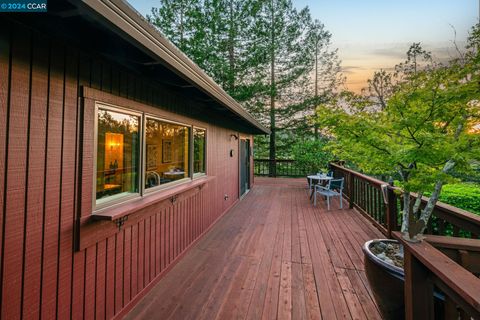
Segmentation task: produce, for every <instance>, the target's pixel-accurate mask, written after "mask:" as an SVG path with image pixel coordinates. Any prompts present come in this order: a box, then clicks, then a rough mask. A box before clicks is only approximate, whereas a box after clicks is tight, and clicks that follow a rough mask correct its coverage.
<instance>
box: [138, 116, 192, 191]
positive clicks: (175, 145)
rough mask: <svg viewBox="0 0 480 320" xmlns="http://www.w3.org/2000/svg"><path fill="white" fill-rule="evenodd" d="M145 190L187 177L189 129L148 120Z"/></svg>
mask: <svg viewBox="0 0 480 320" xmlns="http://www.w3.org/2000/svg"><path fill="white" fill-rule="evenodd" d="M146 121H147V123H146V134H145V135H146V141H145V142H146V151H145V153H146V157H145V167H146V173H145V188H146V189H148V188H153V187H156V186H159V185H162V184H165V183H169V182H172V181H176V180H179V179H182V178H186V177H188V176H189V165H188V163H189V162H188V160H189V159H188V158H189V143H188V142H189V135H190V133H189V130H190V128H189V127H186V126H183V125H178V124H172V123H169V122H164V121H160V120H157V119H151V118H147V120H146Z"/></svg>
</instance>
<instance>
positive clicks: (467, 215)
mask: <svg viewBox="0 0 480 320" xmlns="http://www.w3.org/2000/svg"><path fill="white" fill-rule="evenodd" d="M330 165H331V166H332V167H335V168H337V169H338V170H342V171H345V172H349V173H351V174H353V175H355V176H357V177H359V178H361V179H364V180H367V181H369V182H370V183H372V184H376V185H382V184H385V182H384V181H381V180H378V179H375V178H372V177H369V176H367V175H364V174H362V173H359V172H356V171H354V170H352V169H348V168H345V167H342V166H340V165H338V164H334V163H331V164H330ZM388 188H389V189H391V190H393V191H395V190H397V191H401V190H402V189H401V188H399V187H394V186H390V185H389V186H388ZM412 196H416V194H412ZM428 200H429V198H428V197H422V202H423V203H426V202H428ZM435 211H437V212H438V211H441V212H445V213H446V214H449V215H452V216H455V217H458V218H459V219H462V220H466V221H468V222H470V223H473V224H476V225H478V226H480V216H479V215H476V214H474V213H471V212H469V211H466V210H463V209H460V208H457V207H454V206H451V205H449V204H446V203H443V202H440V201H439V202H437V204H436V205H435Z"/></svg>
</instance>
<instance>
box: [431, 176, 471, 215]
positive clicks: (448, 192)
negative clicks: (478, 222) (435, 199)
mask: <svg viewBox="0 0 480 320" xmlns="http://www.w3.org/2000/svg"><path fill="white" fill-rule="evenodd" d="M440 201H441V202H444V203H448V204H449V205H452V206H455V207H458V208H461V209H464V210H467V211H470V212H474V213H477V214H480V185H478V184H474V183H456V184H447V185H445V186H444V187H443V190H442V193H441V194H440Z"/></svg>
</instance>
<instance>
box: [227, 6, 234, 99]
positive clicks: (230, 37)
mask: <svg viewBox="0 0 480 320" xmlns="http://www.w3.org/2000/svg"><path fill="white" fill-rule="evenodd" d="M229 9H230V13H229V24H230V28H229V30H228V66H229V74H228V87H227V88H228V92H229V93H230V94H233V91H234V90H235V30H234V28H235V21H234V17H233V0H230V8H229Z"/></svg>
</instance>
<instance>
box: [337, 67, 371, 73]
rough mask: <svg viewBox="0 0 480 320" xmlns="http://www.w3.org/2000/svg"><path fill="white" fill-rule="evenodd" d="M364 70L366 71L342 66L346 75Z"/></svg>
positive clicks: (361, 68)
mask: <svg viewBox="0 0 480 320" xmlns="http://www.w3.org/2000/svg"><path fill="white" fill-rule="evenodd" d="M364 70H366V69H365V68H363V67H358V66H342V72H343V73H345V74H352V73H358V72H361V71H364Z"/></svg>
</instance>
